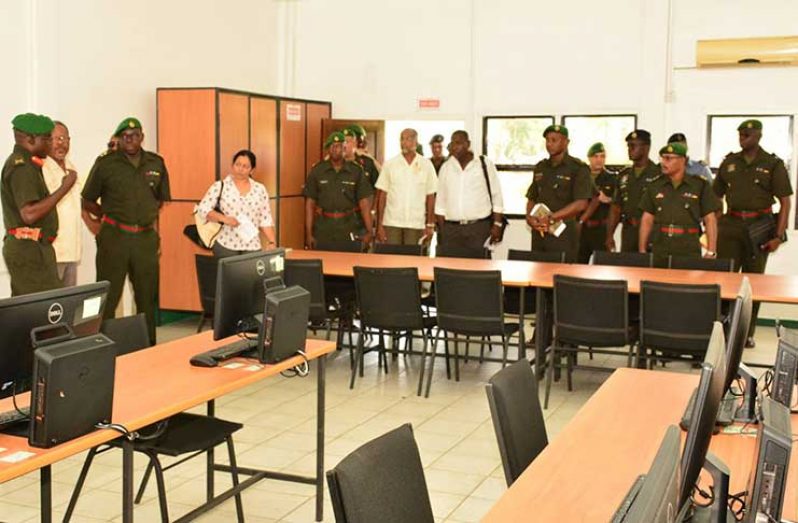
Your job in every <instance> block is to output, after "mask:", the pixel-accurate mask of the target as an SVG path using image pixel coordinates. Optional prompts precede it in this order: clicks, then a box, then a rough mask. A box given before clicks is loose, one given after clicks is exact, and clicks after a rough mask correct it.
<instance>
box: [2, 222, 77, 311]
mask: <svg viewBox="0 0 798 523" xmlns="http://www.w3.org/2000/svg"><path fill="white" fill-rule="evenodd" d="M3 259H4V260H5V262H6V267H8V274H9V276H10V277H11V296H21V295H23V294H31V293H34V292H42V291H49V290H51V289H59V288H61V287H62V286H63V285H62V284H61V280H59V279H58V271H57V269H56V262H55V251H54V250H53V246H52V244H50V243H46V242H37V241H33V240H18V239H16V238H14V237H11V236H6V238H5V240H4V241H3Z"/></svg>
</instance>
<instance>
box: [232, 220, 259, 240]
mask: <svg viewBox="0 0 798 523" xmlns="http://www.w3.org/2000/svg"><path fill="white" fill-rule="evenodd" d="M236 220H238V227H236V234H237V235H238V237H239V238H241V239H242V240H244V241H245V242H251V241H252V240H254V239H255V238H256V237H257V236H258V228H257V227H255V224H254V223H252V220H250V219H249V216H247V215H246V214H242V215H241V216H236Z"/></svg>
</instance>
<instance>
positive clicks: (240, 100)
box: [203, 93, 249, 190]
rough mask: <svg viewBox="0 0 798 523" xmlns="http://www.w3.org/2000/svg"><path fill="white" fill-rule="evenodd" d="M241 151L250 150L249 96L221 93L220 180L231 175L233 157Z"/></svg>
mask: <svg viewBox="0 0 798 523" xmlns="http://www.w3.org/2000/svg"><path fill="white" fill-rule="evenodd" d="M241 149H249V96H248V95H246V94H232V93H219V166H218V168H219V177H220V178H224V177H225V176H227V175H228V174H229V173H230V166H231V165H232V163H233V161H232V160H233V155H234V154H235V153H237V152H238V151H240V150H241ZM205 189H207V187H206V188H205ZM203 190H204V189H203Z"/></svg>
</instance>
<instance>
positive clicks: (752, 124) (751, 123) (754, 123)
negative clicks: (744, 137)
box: [737, 120, 762, 131]
mask: <svg viewBox="0 0 798 523" xmlns="http://www.w3.org/2000/svg"><path fill="white" fill-rule="evenodd" d="M743 129H754V130H756V131H761V130H762V122H760V121H759V120H746V121H744V122H743V123H741V124H740V126H739V127H737V130H738V131H742V130H743Z"/></svg>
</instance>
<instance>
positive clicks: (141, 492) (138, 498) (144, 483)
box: [133, 460, 152, 505]
mask: <svg viewBox="0 0 798 523" xmlns="http://www.w3.org/2000/svg"><path fill="white" fill-rule="evenodd" d="M150 474H152V460H150V462H149V463H147V470H145V471H144V477H143V478H141V484H140V485H139V491H138V492H137V493H136V498H135V499H134V500H133V503H135V504H136V505H138V504H139V503H141V498H142V497H144V492H145V491H146V490H147V483H148V482H149V481H150Z"/></svg>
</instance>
